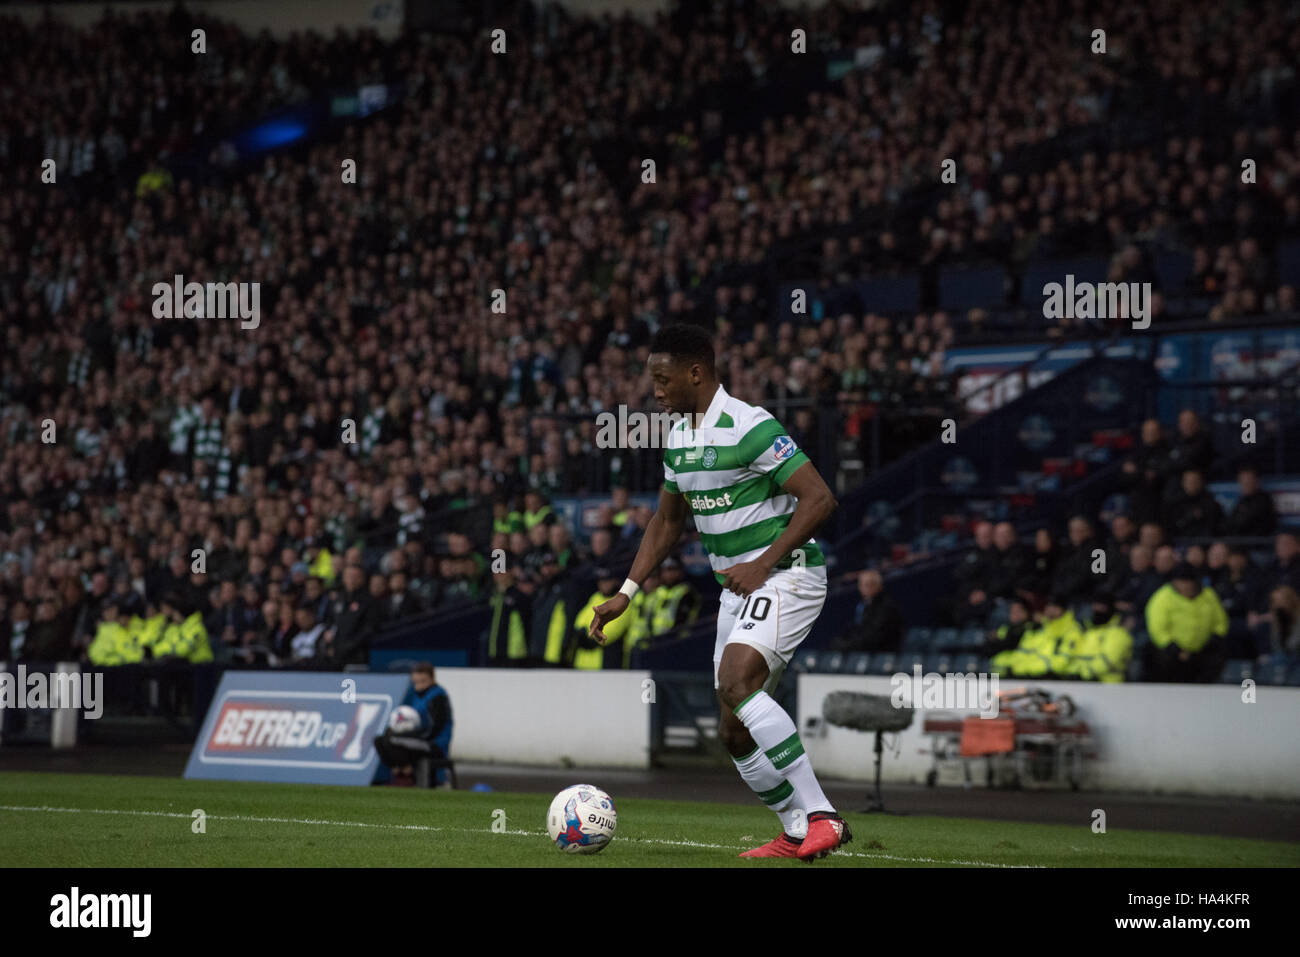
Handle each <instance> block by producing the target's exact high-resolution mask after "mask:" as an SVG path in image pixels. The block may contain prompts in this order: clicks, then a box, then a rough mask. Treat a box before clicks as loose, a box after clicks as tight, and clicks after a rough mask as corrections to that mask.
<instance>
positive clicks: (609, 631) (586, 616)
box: [573, 592, 632, 671]
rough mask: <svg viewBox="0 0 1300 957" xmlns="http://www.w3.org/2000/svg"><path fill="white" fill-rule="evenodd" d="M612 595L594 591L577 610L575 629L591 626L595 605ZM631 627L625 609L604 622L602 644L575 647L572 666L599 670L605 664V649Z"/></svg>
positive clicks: (629, 606) (630, 620)
mask: <svg viewBox="0 0 1300 957" xmlns="http://www.w3.org/2000/svg"><path fill="white" fill-rule="evenodd" d="M612 597H613V595H602V594H601V593H600V592H596V593H595V594H594V595H592V596H591V597H590V598H588V599H587V604H585V605H583V606H582V610H581V611H580V612H578V614H577V616H576V617H575V618H574V619H573V627H574V628H575V629H578V628H581V629H582V630H583V631H586V630H587V629H588V628H589V627H591V621H592V619H593V618H595V617H596V606H597V605H603V604H604V603H605V602H607V601H609V600H610V598H612ZM631 607H632V606H631V605H630V604H629V605H628V609H629V610H631ZM631 627H632V619H631V618H630V617H629V616H628V613H627V612H626V611H625V612H623V614H621V615H619V616H618V617H617V618H615V619H614V620H613V621H607V622H605V627H604V629H603V631H604V632H605V644H604V646H599V645H598V646H597V647H595V648H590V649H588V648H578V649H575V651H574V652H573V667H575V668H579V669H582V670H584V671H599V670H600V669H601V668H603V667H604V666H605V649H606V648H608V647H609V646H610V645H612V644H614V642H616V641H619V640H621V639H622V638H623V637H624V636H625V635H626V634H627V633H628V631H629V630H630V629H631Z"/></svg>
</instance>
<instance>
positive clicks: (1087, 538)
mask: <svg viewBox="0 0 1300 957" xmlns="http://www.w3.org/2000/svg"><path fill="white" fill-rule="evenodd" d="M1069 536H1070V545H1069V547H1068V548H1067V549H1066V550H1065V554H1064V555H1063V556H1062V558H1061V563H1060V564H1059V565H1058V566H1057V569H1056V575H1055V577H1054V579H1053V581H1052V590H1053V591H1054V592H1057V593H1059V594H1060V596H1061V597H1062V598H1063V599H1064V601H1065V602H1066V604H1070V605H1072V604H1074V603H1075V602H1079V601H1086V600H1088V599H1089V598H1091V597H1092V594H1093V592H1094V591H1096V589H1097V587H1098V585H1099V584H1100V582H1101V576H1100V575H1097V574H1094V573H1093V570H1092V569H1093V562H1094V561H1095V560H1096V559H1095V558H1094V556H1093V551H1094V550H1095V549H1098V548H1101V543H1100V542H1098V541H1097V539H1096V537H1095V536H1094V534H1093V530H1092V523H1091V522H1089V521H1088V519H1087V518H1085V517H1084V516H1082V515H1076V516H1074V517H1073V518H1071V519H1070V524H1069Z"/></svg>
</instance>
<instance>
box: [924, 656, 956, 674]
mask: <svg viewBox="0 0 1300 957" xmlns="http://www.w3.org/2000/svg"><path fill="white" fill-rule="evenodd" d="M950 671H952V655H950V654H947V653H941V654H937V655H927V656H926V658H925V673H926V674H936V675H943V674H947V673H948V672H950Z"/></svg>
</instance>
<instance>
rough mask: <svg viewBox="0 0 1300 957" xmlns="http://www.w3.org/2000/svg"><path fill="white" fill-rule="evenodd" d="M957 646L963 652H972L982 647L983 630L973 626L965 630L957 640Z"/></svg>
mask: <svg viewBox="0 0 1300 957" xmlns="http://www.w3.org/2000/svg"><path fill="white" fill-rule="evenodd" d="M957 644H958V645H959V646H960V647H961V648H962V650H963V651H973V650H975V649H977V648H981V647H983V645H984V629H983V628H976V627H974V626H972V627H970V628H967V629H966V630H965V631H963V632H962V633H961V637H960V638H959V639H958V640H957Z"/></svg>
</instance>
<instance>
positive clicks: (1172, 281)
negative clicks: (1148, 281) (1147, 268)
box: [1155, 252, 1192, 298]
mask: <svg viewBox="0 0 1300 957" xmlns="http://www.w3.org/2000/svg"><path fill="white" fill-rule="evenodd" d="M1155 267H1156V275H1157V276H1158V277H1160V288H1161V290H1162V291H1163V292H1164V294H1165V296H1166V298H1168V297H1169V296H1171V295H1177V294H1178V293H1179V292H1181V291H1182V289H1183V286H1184V285H1185V284H1186V282H1187V280H1188V278H1189V277H1190V276H1191V275H1192V257H1191V256H1188V255H1187V254H1186V253H1176V252H1161V253H1159V254H1158V255H1157V256H1156V258H1155Z"/></svg>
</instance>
